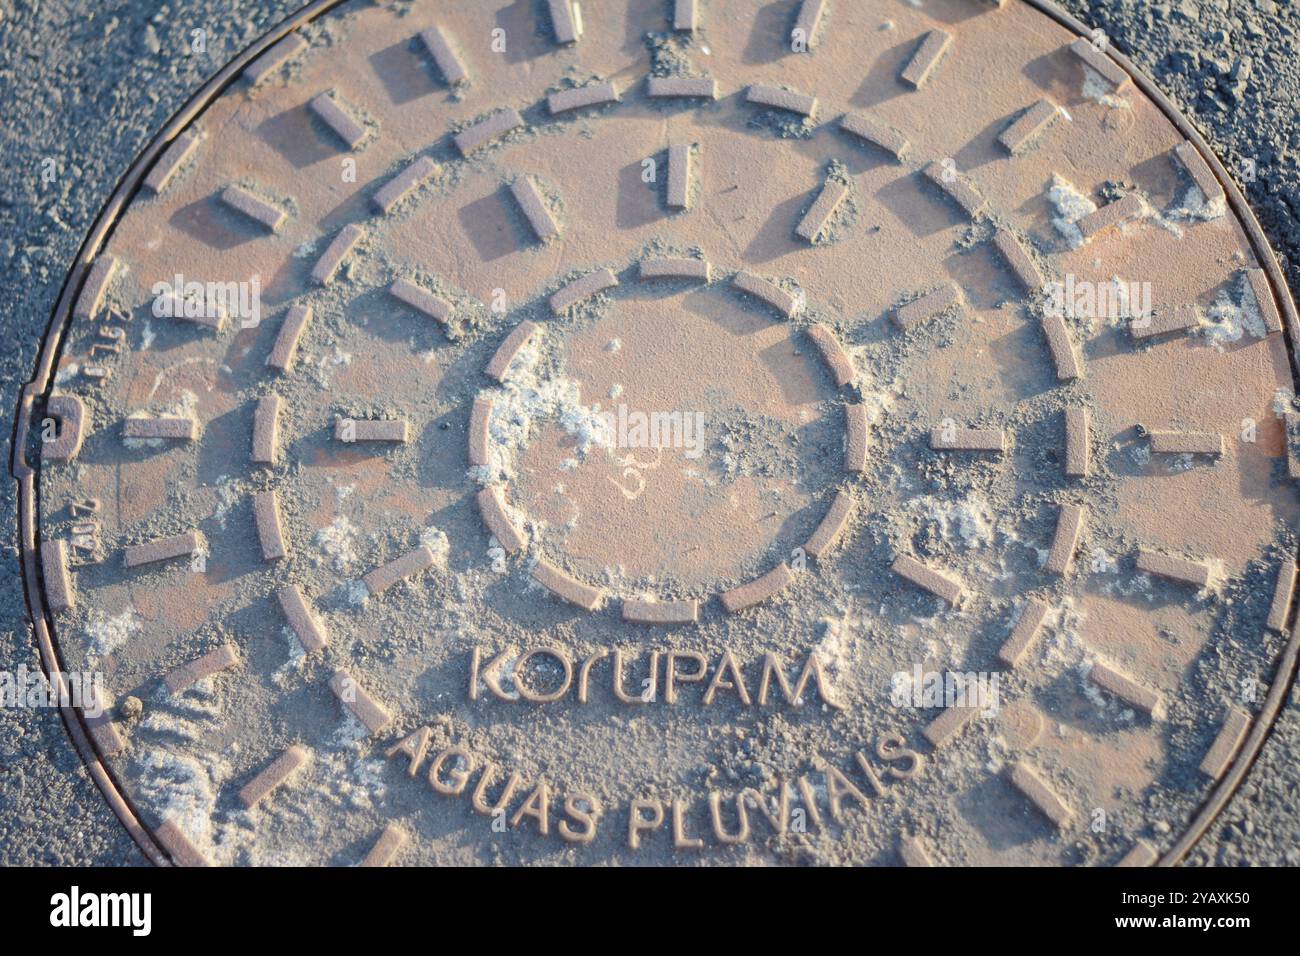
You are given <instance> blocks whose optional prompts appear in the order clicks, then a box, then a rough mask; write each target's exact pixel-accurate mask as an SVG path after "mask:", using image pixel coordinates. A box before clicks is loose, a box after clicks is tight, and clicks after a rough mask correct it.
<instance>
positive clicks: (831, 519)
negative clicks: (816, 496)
mask: <svg viewBox="0 0 1300 956" xmlns="http://www.w3.org/2000/svg"><path fill="white" fill-rule="evenodd" d="M856 507H857V502H856V501H854V499H853V496H852V495H850V494H849V493H848V492H847V491H842V490H841V491H837V492H835V500H833V501H832V502H831V506H830V507H829V508H828V509H827V510H826V515H825V517H823V518H822V520H821V523H820V524H818V525H817V529H816V530H815V531H814V532H813V533H812V537H810V538H809V539H808V540H807V542H806V543H805V544H804V546H803V550H804V553H805V554H807V555H808V556H809V557H812V558H821V556H822V555H824V554H826V552H828V551H830V549H831V548H833V547H835V542H837V541H839V539H840V535H842V534H843V533H844V529H845V528H846V527H847V526H848V523H849V520H850V519H851V518H852V517H853V511H854V509H855V508H856Z"/></svg>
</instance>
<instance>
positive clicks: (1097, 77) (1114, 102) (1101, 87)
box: [1080, 63, 1133, 110]
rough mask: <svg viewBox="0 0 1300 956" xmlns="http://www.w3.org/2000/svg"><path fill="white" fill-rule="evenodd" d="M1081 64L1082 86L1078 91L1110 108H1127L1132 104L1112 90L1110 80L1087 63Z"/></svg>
mask: <svg viewBox="0 0 1300 956" xmlns="http://www.w3.org/2000/svg"><path fill="white" fill-rule="evenodd" d="M1082 65H1083V87H1082V88H1081V89H1080V93H1082V94H1083V96H1084V97H1085V98H1087V99H1090V100H1092V101H1093V102H1095V103H1100V104H1101V105H1102V106H1108V107H1110V108H1111V109H1120V110H1127V109H1132V108H1133V106H1132V104H1131V103H1129V101H1128V100H1127V99H1125V98H1124V97H1123V96H1120V95H1119V94H1118V93H1116V92H1114V89H1113V87H1112V86H1111V82H1110V80H1108V79H1106V78H1105V77H1104V76H1102V75H1101V74H1100V73H1098V72H1097V71H1096V70H1094V69H1093V68H1092V67H1090V66H1088V64H1086V63H1084V64H1082Z"/></svg>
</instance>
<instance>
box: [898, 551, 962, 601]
mask: <svg viewBox="0 0 1300 956" xmlns="http://www.w3.org/2000/svg"><path fill="white" fill-rule="evenodd" d="M890 570H891V571H893V572H894V573H895V574H897V575H898V576H899V577H901V578H904V579H905V580H907V581H911V582H912V583H913V584H915V585H916V586H917V587H919V588H921V589H922V590H923V591H929V592H930V593H931V594H933V595H934V596H935V597H937V598H940V599H941V600H943V601H944V602H946V603H947V604H949V605H951V606H952V607H956V606H957V605H958V604H960V603H961V599H962V595H963V594H964V593H965V589H964V588H963V587H962V583H961V582H960V581H959V580H957V579H956V578H954V577H951V576H949V575H947V574H943V573H941V572H939V571H936V570H934V569H933V568H930V567H926V566H925V565H924V564H922V563H921V562H920V561H918V560H916V558H914V557H912V556H911V555H908V554H900V555H899V556H898V557H896V558H895V559H894V563H893V564H892V565H890Z"/></svg>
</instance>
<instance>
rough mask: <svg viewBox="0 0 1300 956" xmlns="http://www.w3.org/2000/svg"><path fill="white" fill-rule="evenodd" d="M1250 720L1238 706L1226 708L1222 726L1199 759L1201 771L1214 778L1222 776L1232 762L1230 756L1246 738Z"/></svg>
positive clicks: (1231, 756)
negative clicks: (1226, 711)
mask: <svg viewBox="0 0 1300 956" xmlns="http://www.w3.org/2000/svg"><path fill="white" fill-rule="evenodd" d="M1250 721H1251V716H1250V713H1249V712H1247V711H1245V710H1243V709H1242V708H1240V707H1229V708H1228V713H1227V715H1226V716H1225V717H1224V719H1223V726H1222V727H1220V728H1219V733H1218V735H1217V736H1216V737H1215V738H1214V743H1213V744H1211V745H1210V749H1209V750H1207V751H1206V752H1205V757H1204V758H1202V760H1201V773H1203V774H1205V775H1206V776H1208V777H1213V778H1214V779H1216V780H1217V779H1218V778H1219V777H1222V776H1223V774H1224V773H1225V772H1226V771H1227V769H1228V766H1229V765H1230V764H1231V763H1232V758H1233V757H1235V756H1236V755H1237V751H1238V750H1240V749H1241V744H1242V741H1244V740H1245V739H1246V731H1247V730H1249V729H1250Z"/></svg>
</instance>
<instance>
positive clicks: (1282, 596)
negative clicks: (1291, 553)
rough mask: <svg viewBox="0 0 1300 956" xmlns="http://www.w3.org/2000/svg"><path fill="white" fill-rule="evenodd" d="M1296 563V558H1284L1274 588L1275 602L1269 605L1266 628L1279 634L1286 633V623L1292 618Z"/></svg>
mask: <svg viewBox="0 0 1300 956" xmlns="http://www.w3.org/2000/svg"><path fill="white" fill-rule="evenodd" d="M1295 582H1296V563H1295V559H1294V558H1289V557H1288V558H1283V559H1282V563H1281V564H1280V565H1279V566H1278V569H1277V583H1276V584H1275V585H1274V586H1273V602H1272V603H1271V604H1270V605H1269V609H1268V620H1267V621H1266V622H1265V625H1264V626H1265V627H1267V628H1269V630H1273V631H1277V632H1279V633H1285V632H1286V622H1287V619H1288V618H1289V617H1290V616H1291V601H1292V599H1293V598H1294V597H1295Z"/></svg>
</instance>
